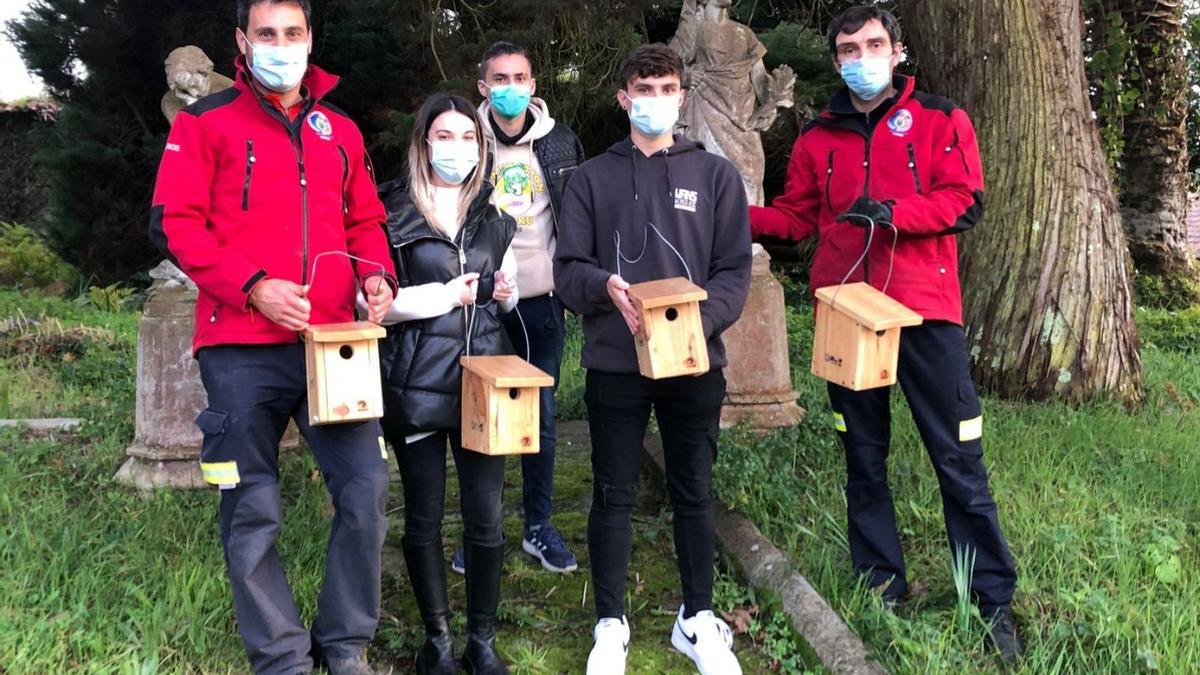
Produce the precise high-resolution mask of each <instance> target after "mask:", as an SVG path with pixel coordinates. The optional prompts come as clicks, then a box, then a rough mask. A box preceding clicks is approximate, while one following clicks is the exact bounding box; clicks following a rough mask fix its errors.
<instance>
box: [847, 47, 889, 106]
mask: <svg viewBox="0 0 1200 675" xmlns="http://www.w3.org/2000/svg"><path fill="white" fill-rule="evenodd" d="M842 81H844V82H845V83H846V86H847V87H850V91H852V92H854V95H855V96H857V97H859V98H861V99H862V100H864V101H873V100H875V97H876V96H879V95H880V94H882V93H883V90H884V89H887V87H888V85H889V84H891V83H892V57H891V56H864V57H863V58H861V59H857V60H854V61H846V62H845V63H843V64H842Z"/></svg>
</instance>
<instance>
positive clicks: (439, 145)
mask: <svg viewBox="0 0 1200 675" xmlns="http://www.w3.org/2000/svg"><path fill="white" fill-rule="evenodd" d="M425 142H426V143H429V151H430V152H429V163H430V165H432V166H433V170H434V171H435V172H437V175H439V176H441V178H442V180H444V181H446V182H447V183H449V184H451V185H460V184H462V182H463V181H465V180H466V179H467V176H470V175H471V172H472V171H474V170H475V167H477V166H479V143H478V142H476V141H435V142H430V141H425Z"/></svg>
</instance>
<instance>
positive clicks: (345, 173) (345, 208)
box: [337, 145, 350, 214]
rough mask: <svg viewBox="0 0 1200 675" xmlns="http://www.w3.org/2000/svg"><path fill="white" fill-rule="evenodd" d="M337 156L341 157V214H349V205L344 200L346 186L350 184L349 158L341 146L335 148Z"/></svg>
mask: <svg viewBox="0 0 1200 675" xmlns="http://www.w3.org/2000/svg"><path fill="white" fill-rule="evenodd" d="M337 149H338V154H339V155H341V156H342V213H343V214H346V213H350V204H349V202H348V201H347V200H346V186H347V185H349V183H350V157H349V156H347V155H346V149H345V148H343V147H342V146H341V145H339V146H337Z"/></svg>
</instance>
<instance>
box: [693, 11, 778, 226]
mask: <svg viewBox="0 0 1200 675" xmlns="http://www.w3.org/2000/svg"><path fill="white" fill-rule="evenodd" d="M731 4H732V0H686V1H685V2H684V4H683V13H682V15H681V17H680V23H679V30H678V31H676V33H675V37H674V38H672V40H671V44H670V46H671V48H672V49H674V50H675V51H676V52H678V53H679V55H680V56H681V57H682V58H683V61H684V64H685V66H686V73H685V76H684V86H685V87H686V88H687V98H686V99H685V100H684V104H683V111H682V113H681V114H680V118H679V125H678V126H679V129H680V131H681V132H683V133H684V134H687V135H688V136H689V137H690V138H692V140H695V141H699V142H701V143H703V144H704V145H705V147H706V148H707V149H708V151H709V152H713V153H716V154H718V155H721V156H722V157H725V158H726V159H728V160H729V161H731V162H733V164H734V166H736V167H737V168H738V170H739V171H740V172H741V174H742V180H743V182H744V183H745V186H746V198H747V199H748V200H749V201H750V203H751V204H755V205H759V206H761V205H762V204H763V188H762V182H763V165H764V163H765V161H766V160H765V158H764V156H763V148H762V139H761V137H760V136H759V132H761V131H764V130H766V129H768V128H770V126H771V125H772V124H774V123H775V118H776V115H777V109H778V108H790V107H792V103H793V101H792V96H793V87H794V85H795V83H796V74H795V73H794V72H792V69H791V68H789V67H788V66H786V65H785V66H780V67H779V68H776V69H775V71H774V72H771V73H768V72H767V68H766V65H764V64H763V56H764V55H765V54H766V53H767V49H766V47H764V46H763V44H762V42H761V41H759V39H758V37H757V36H756V35H755V34H754V31H752V30H750V28H749V27H748V26H745V25H742V24H740V23H738V22H736V21H734V20H732V19H730V18H729V6H730V5H731Z"/></svg>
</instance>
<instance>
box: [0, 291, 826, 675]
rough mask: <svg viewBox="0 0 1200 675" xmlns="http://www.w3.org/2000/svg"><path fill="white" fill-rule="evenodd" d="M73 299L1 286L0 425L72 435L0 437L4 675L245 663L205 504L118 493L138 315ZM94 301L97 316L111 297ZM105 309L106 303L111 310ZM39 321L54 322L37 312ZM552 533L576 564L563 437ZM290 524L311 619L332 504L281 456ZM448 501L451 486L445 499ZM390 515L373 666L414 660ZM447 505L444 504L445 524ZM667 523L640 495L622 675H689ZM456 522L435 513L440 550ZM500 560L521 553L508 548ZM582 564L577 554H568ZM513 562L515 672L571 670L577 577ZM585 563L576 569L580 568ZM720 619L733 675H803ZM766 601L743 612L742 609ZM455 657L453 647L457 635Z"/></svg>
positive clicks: (507, 646)
mask: <svg viewBox="0 0 1200 675" xmlns="http://www.w3.org/2000/svg"><path fill="white" fill-rule="evenodd" d="M94 300H95V298H93V299H92V300H91V301H88V302H87V303H79V302H66V301H61V300H44V299H38V298H29V297H24V298H23V297H21V296H19V295H18V294H16V293H14V292H8V291H0V418H5V417H23V416H60V415H63V416H77V417H81V418H83V419H85V420H86V424H85V426H84V427H83V429H82V431H81V432H80V433H78V434H77V435H73V436H60V437H42V438H36V437H31V436H28V435H21V434H19V433H18V432H16V431H12V430H9V431H0V486H2V487H0V521H3V522H4V523H5V527H4V529H3V531H2V533H0V673H12V674H14V675H16V674H17V673H38V674H40V673H64V672H71V673H76V672H79V673H137V674H149V673H231V672H243V671H244V670H245V663H246V662H245V658H244V656H243V654H242V651H241V646H240V643H239V642H238V640H237V638H236V633H235V624H234V620H233V616H232V612H231V609H230V603H229V591H228V586H227V584H226V582H225V578H224V568H223V562H222V558H221V551H220V547H219V544H218V536H217V526H216V519H215V512H216V503H217V497H216V495H215V494H213V493H207V492H205V493H175V492H162V493H158V494H155V495H153V496H147V495H141V494H137V493H135V492H132V491H130V490H128V489H125V488H123V487H121V486H118V485H116V484H115V483H114V482H113V481H112V476H113V474H114V473H115V472H116V470H117V467H118V466H119V465H120V463H121V460H122V456H123V451H124V448H125V446H126V445H128V443H129V441H130V439H131V437H132V434H133V428H132V410H133V394H134V390H133V377H134V368H135V356H136V354H135V351H136V350H135V347H134V345H135V340H136V326H137V315H136V313H134V312H132V311H128V310H126V311H104V310H101V309H97V308H96V306H95V305H96V304H97V303H96V302H95V301H94ZM100 304H102V305H105V306H107V305H108V304H111V303H108V302H107V301H103V302H101V303H100ZM110 310H111V308H110ZM46 317H54V318H53V319H47V318H46ZM561 452H562V460H561V464H560V467H561V468H560V472H559V479H558V481H557V489H558V509H559V513H560V515H558V516H557V517H556V523H557V524H558V525H559V526H560V527H561V528H562V529H563V530H564V532H566V534H567V536H568V537H569V539H570V541H571V544H572V546H573V547H574V549H575V551H576V552H577V553H579V554H580V555H581V556H583V555H584V554H585V553H586V543H585V542H586V540H585V537H584V530H585V522H586V509H587V506H588V503H589V500H590V482H589V477H590V465H589V464H588V454H587V446H586V432H585V431H584V428H583V427H581V426H580V425H579V424H578V423H576V424H575V425H573V426H568V427H567V428H566V429H564V442H563V447H562V451H561ZM282 474H283V478H282V485H283V491H284V500H285V504H286V505H287V507H286V511H287V516H286V518H285V525H284V528H283V533H282V537H281V542H280V549H281V551H282V553H283V557H284V559H285V561H286V565H287V570H288V574H289V578H290V579H291V581H292V585H293V588H294V590H295V593H296V596H297V598H298V602H299V604H300V606H301V608H302V611H303V612H304V613H305V614H306V616H308V617H309V618H311V617H310V616H309V615H311V612H312V611H313V607H314V603H315V598H316V593H317V589H318V587H319V584H320V578H321V571H322V566H323V558H324V543H325V538H326V535H327V532H328V515H329V506H328V500H327V497H326V495H325V491H324V487H323V486H322V484H321V482H320V480H319V476H318V475H317V473H316V466H315V464H314V463H313V461H312V460H311V458H310V457H309V456H308V455H307V454H306V453H304V452H298V453H288V454H285V456H284V458H283V460H282ZM519 484H520V474H519V471H518V470H517V467H516V463H515V462H513V463H512V464H511V465H510V472H509V476H508V486H509V490H508V491H507V495H508V497H507V502H508V514H507V518H506V533H507V536H508V539H509V541H510V542H514V543H516V542H519V536H520V516H519V513H518V509H517V504H518V502H519V489H517V488H518V486H519ZM456 500H457V493H456V491H455V490H454V486H453V482H451V490H450V494H449V495H448V502H449V503H450V504H455V503H456ZM402 508H403V504H402V497H401V495H400V490H399V484H398V483H396V484H395V486H394V490H393V504H392V529H391V532H390V534H389V538H388V549H387V551H386V556H387V565H386V572H385V579H384V614H385V617H384V620H383V624H382V626H381V627H380V630H379V633H378V635H377V639H376V642H375V645H374V646H373V653H374V657H375V658H376V660H377V661H378V662H390V663H393V664H395V665H396V666H398V668H399V670H398V672H405V671H407V670H408V669H410V667H411V662H410V659H411V655H412V654H413V652H414V651H415V649H416V648H417V647H418V646H419V644H420V642H419V640H420V639H421V631H420V628H419V623H418V617H417V612H416V608H415V606H414V605H413V604H412V601H411V596H410V593H409V590H408V580H407V577H406V576H405V573H404V569H403V562H402V556H401V554H400V551H399V545H400V535H401V530H402V524H401V517H402V512H401V509H402ZM454 511H456V509H454V508H449V509H448V514H452V513H453V512H454ZM670 531H671V528H670V514H669V512H668V511H667V510H666V509H664V507H663V504H662V498H661V494H659V493H656V491H655V490H653V489H651V490H646V491H644V496H643V499H642V500H641V502H640V503H639V506H638V509H637V515H636V520H635V545H634V560H633V564H632V566H631V583H630V593H629V598H628V605H629V607H630V618H631V623H632V625H633V627H634V635H633V641H632V646H631V655H630V670H629V672H631V673H686V672H693V671H691V669H690V668H689V666H690V662H689V661H687V660H686V659H685V658H684V657H682V656H680V655H678V654H676V653H674V652H673V651H672V650H671V649H670V640H669V631H670V627H671V623H672V621H673V617H674V612H675V610H676V608H677V606H678V602H679V600H678V591H677V587H678V578H677V573H676V571H675V568H674V565H673V553H672V549H671V538H670ZM460 533H461V522H460V521H459V520H458V519H457V518H456V517H454V516H453V515H450V516H448V518H447V556H449V554H450V553H451V548H452V547H453V546H454V545H455V544H456V543H457V541H458V540H459V537H460ZM512 548H513V550H514V551H516V550H517V549H518V547H517V546H513V547H512ZM581 562H583V563H584V564H585V565H586V558H585V559H584V560H582V561H581ZM540 569H541V568H540V567H538V566H537V565H536V564H535V563H533V562H531V560H530V559H529V558H528V557H527V556H525V555H524V554H522V553H519V552H514V553H512V554H511V555H510V556H509V558H508V560H507V561H506V564H505V582H504V584H505V585H504V595H503V598H504V602H503V606H502V612H501V618H502V621H503V623H502V626H501V630H500V644H501V649H502V651H503V652H504V654H505V655H506V656H507V657H508V659H509V660H510V663H511V664H512V665H513V670H514V672H518V673H578V672H581V671H582V669H583V664H584V661H585V659H586V655H587V650H588V648H589V647H590V644H591V625H592V623H593V615H592V611H593V605H592V602H591V593H590V590H589V589H587V584H588V582H589V575H588V574H586V572H580V573H575V574H571V575H566V576H560V575H551V574H548V573H543V572H541V571H540ZM585 569H586V568H585ZM450 582H451V601H452V605H453V606H454V607H455V608H456V609H457V610H458V611H459V614H458V615H457V616H456V618H455V622H454V627H455V629H456V631H457V633H458V635H460V636H461V635H462V634H463V632H464V630H465V620H464V619H463V617H462V615H461V609H462V608H463V606H464V590H465V589H464V587H463V583H462V578H461V577H458V576H456V575H451V578H450ZM716 595H717V598H716V600H717V604H718V606H719V607H720V608H721V609H725V610H737V611H739V613H740V614H741V615H742V616H744V617H746V618H748V619H749V626H748V628H749V629H750V630H749V632H748V633H747V634H743V635H739V636H738V638H737V641H738V643H737V649H738V651H739V654H740V655H741V658H742V660H743V663H744V664H745V665H746V671H747V672H753V673H761V672H770V671H772V670H777V669H780V668H782V669H784V670H785V671H786V672H800V671H802V670H803V660H802V658H801V657H800V656H799V654H798V648H797V641H796V640H795V637H794V635H793V634H792V633H791V631H790V628H789V627H788V625H787V622H786V620H783V619H782V618H781V617H782V615H781V614H778V613H773V612H769V611H766V610H765V607H769V605H770V602H769V601H767V602H760V601H759V600H758V599H757V598H755V596H754V594H753V593H751V592H749V591H747V590H746V589H745V588H744V587H743V586H741V585H740V584H739V583H738V582H737V581H736V580H735V579H734V578H733V577H731V576H729V575H725V574H723V575H721V577H720V580H719V582H718V587H717V594H716ZM759 607H763V608H764V611H763V612H762V613H761V614H759V615H758V616H756V617H753V618H751V617H749V616H748V610H749V609H753V608H759ZM460 646H461V638H460Z"/></svg>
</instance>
